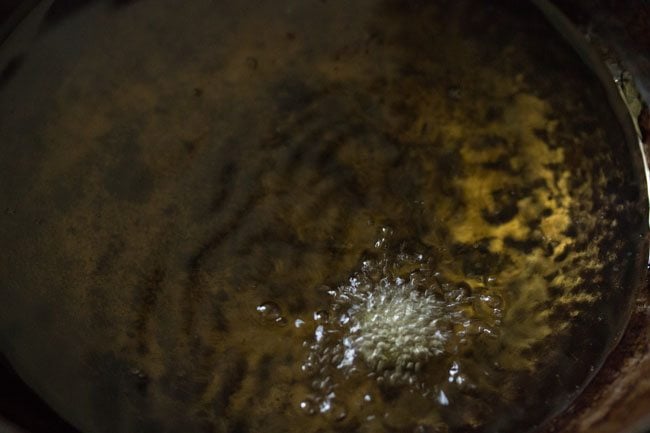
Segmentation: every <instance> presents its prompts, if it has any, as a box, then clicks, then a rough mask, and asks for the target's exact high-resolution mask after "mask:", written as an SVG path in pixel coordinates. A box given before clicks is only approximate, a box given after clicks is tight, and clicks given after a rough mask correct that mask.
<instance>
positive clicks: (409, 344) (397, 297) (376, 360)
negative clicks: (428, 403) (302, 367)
mask: <svg viewBox="0 0 650 433" xmlns="http://www.w3.org/2000/svg"><path fill="white" fill-rule="evenodd" d="M338 302H346V303H349V304H348V305H349V308H348V310H347V315H348V317H349V321H350V326H349V328H348V335H347V336H346V339H344V343H345V342H346V340H347V345H348V346H349V347H348V348H347V353H348V354H351V353H355V354H359V355H361V357H362V359H363V360H364V361H365V362H366V363H367V365H368V366H369V367H370V368H371V369H372V370H373V371H374V372H375V373H377V374H378V375H380V380H386V381H388V383H391V384H403V383H409V384H411V385H412V384H414V383H415V382H416V375H417V373H418V372H419V371H420V370H421V367H422V365H424V364H425V363H426V362H427V361H429V360H430V359H431V358H433V357H435V356H436V355H440V354H442V353H443V352H444V348H445V342H446V341H447V340H448V338H449V330H448V329H446V327H445V325H444V324H445V323H448V322H446V319H445V317H446V314H447V310H448V308H446V307H447V303H446V301H444V300H441V299H439V298H437V297H436V296H435V294H434V292H433V291H432V290H429V289H425V290H424V291H419V290H418V289H417V288H416V287H414V284H413V281H412V280H411V281H405V280H403V279H402V278H395V279H394V280H392V281H391V280H389V279H388V278H384V279H382V280H381V282H380V283H379V284H378V285H376V286H375V287H372V288H371V289H370V290H358V288H357V287H355V286H354V285H350V286H346V287H343V288H342V289H341V293H340V294H339V300H338ZM350 358H351V356H347V357H344V360H343V363H348V364H349V363H350V362H351V360H350ZM341 366H345V364H341Z"/></svg>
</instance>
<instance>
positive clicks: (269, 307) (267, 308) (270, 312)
mask: <svg viewBox="0 0 650 433" xmlns="http://www.w3.org/2000/svg"><path fill="white" fill-rule="evenodd" d="M256 310H257V312H258V313H259V315H260V317H262V319H264V320H265V321H267V322H275V323H277V324H278V325H286V324H287V319H285V318H284V317H283V316H282V310H281V309H280V306H279V305H278V304H276V303H275V302H264V303H262V304H260V305H258V306H257V308H256Z"/></svg>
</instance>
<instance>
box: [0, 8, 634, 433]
mask: <svg viewBox="0 0 650 433" xmlns="http://www.w3.org/2000/svg"><path fill="white" fill-rule="evenodd" d="M281 3H282V4H281V5H280V4H278V2H259V4H256V5H255V7H254V8H252V7H251V6H250V5H249V4H248V3H247V2H222V4H219V5H217V6H215V5H214V4H212V3H209V2H196V3H195V4H193V5H192V6H189V5H188V7H187V8H185V9H183V10H182V11H179V10H178V7H177V4H175V3H174V2H157V3H156V8H154V9H153V10H151V9H149V8H148V7H147V5H149V4H150V3H148V2H147V1H142V2H138V3H136V4H135V5H134V6H130V7H129V8H126V9H125V10H123V11H121V12H120V13H118V14H117V15H116V16H115V17H113V18H111V20H113V21H111V20H108V21H107V22H111V23H114V24H115V25H114V26H113V27H111V28H114V29H115V35H114V37H111V38H107V37H105V35H103V34H100V33H97V34H95V33H93V32H90V31H89V32H88V33H87V34H85V39H84V40H88V41H91V42H88V45H87V48H85V49H84V48H83V47H82V49H81V50H80V54H79V59H77V58H75V59H74V61H73V60H70V61H69V63H70V64H72V65H73V66H71V67H70V68H69V69H67V70H66V71H67V72H66V74H68V75H66V78H65V80H62V82H61V84H57V85H56V86H58V87H57V88H56V92H53V93H52V95H53V96H52V102H51V106H52V107H55V108H54V109H53V112H52V114H34V115H33V116H34V118H36V119H40V118H39V116H43V119H45V120H44V121H40V120H39V122H38V123H37V125H38V126H37V127H34V131H35V134H36V135H37V136H38V137H40V138H39V140H41V141H39V143H41V142H42V143H46V144H44V145H43V146H45V147H44V148H43V149H44V150H42V154H43V155H44V156H43V158H42V160H43V161H47V163H44V164H43V166H42V167H41V168H39V170H38V176H37V181H35V185H34V186H30V188H31V189H29V194H28V195H27V196H28V197H29V203H31V206H34V208H33V209H31V208H28V207H26V209H27V210H25V213H26V214H29V215H30V216H31V214H38V213H39V212H40V211H39V208H38V207H37V205H38V203H42V202H52V203H55V204H56V207H57V212H59V213H57V214H56V215H55V216H54V217H52V218H49V219H48V220H47V222H45V223H41V224H40V225H39V226H38V227H34V228H31V229H30V230H32V232H34V233H40V234H42V235H43V236H42V238H43V239H47V240H46V241H43V242H42V243H41V244H39V246H38V248H39V250H38V251H40V252H38V253H32V249H31V248H34V247H33V246H32V244H31V243H30V240H29V239H31V238H29V239H28V238H25V239H26V240H25V243H24V245H25V246H23V247H21V248H24V251H29V252H30V253H29V254H37V255H38V254H40V256H38V257H41V258H40V259H39V260H40V262H39V263H40V266H41V267H42V268H43V269H56V270H57V272H56V273H54V272H52V273H51V274H55V275H57V277H56V278H60V279H61V280H60V281H59V280H57V279H56V278H54V277H51V276H48V279H47V284H48V287H50V286H51V287H60V289H58V291H56V297H57V302H58V303H60V304H62V305H65V308H64V309H62V310H61V311H60V312H58V313H57V314H58V316H56V317H58V318H59V319H60V320H58V321H57V322H56V324H54V325H52V326H51V327H48V326H43V327H42V328H39V330H34V331H30V332H33V333H34V335H27V336H24V335H23V340H21V342H20V343H14V344H15V345H17V346H16V347H23V349H16V350H17V353H22V355H17V356H16V359H20V358H21V356H22V357H23V358H28V357H29V356H28V355H26V354H29V353H38V354H39V356H41V358H45V359H46V358H47V357H48V354H47V353H46V352H47V350H48V349H47V347H48V346H47V345H45V344H42V342H43V341H46V340H47V338H48V334H47V332H51V331H50V330H51V329H56V330H57V332H58V334H61V335H66V337H65V338H66V339H67V340H66V341H68V343H69V344H70V346H71V347H74V352H73V353H74V354H75V355H74V356H72V355H65V353H67V352H66V351H64V350H61V349H60V348H57V349H56V356H57V357H60V356H64V357H65V356H69V357H70V359H69V360H67V364H65V365H66V366H65V367H60V368H59V369H58V370H57V374H56V375H53V376H50V375H47V374H45V373H42V378H41V379H39V374H41V373H32V374H31V376H32V377H34V379H33V384H34V385H35V387H36V388H40V389H43V390H46V391H47V393H48V395H56V394H57V392H56V390H57V389H70V390H71V389H73V387H74V386H76V385H75V384H79V387H78V388H74V389H75V390H78V392H79V393H80V395H85V394H84V393H86V392H90V391H88V389H97V390H98V391H97V396H95V397H96V398H94V397H93V398H88V399H80V400H79V401H80V403H78V406H77V407H75V408H74V409H73V408H71V407H69V403H66V402H64V401H60V402H59V403H58V406H57V407H59V408H60V410H61V411H62V412H63V413H64V414H67V416H69V417H70V418H71V419H74V420H75V421H76V422H77V423H78V424H80V425H85V426H88V431H105V430H102V429H101V428H103V427H97V426H104V427H106V426H107V428H110V431H116V432H117V431H159V427H160V426H161V425H164V426H168V427H169V428H170V429H177V430H176V431H210V432H212V431H214V432H222V431H223V432H232V433H234V432H247V431H251V432H252V431H255V432H269V433H275V432H286V433H293V432H300V433H305V432H313V433H317V432H319V433H321V432H359V433H370V432H372V433H378V432H400V433H401V432H409V433H410V432H413V433H425V432H497V431H498V432H501V433H508V432H517V433H521V432H525V431H528V430H531V429H533V428H535V427H536V426H538V425H539V424H541V423H542V422H544V421H545V420H546V419H548V418H549V417H550V416H552V415H554V414H555V413H557V412H558V411H560V410H563V409H564V408H565V407H566V405H567V404H568V403H569V402H570V401H571V400H572V399H573V398H574V397H575V396H576V395H577V394H578V393H579V391H580V390H581V389H582V387H583V386H584V385H585V383H586V382H587V380H588V379H589V378H590V377H591V376H592V375H593V374H594V373H595V371H596V370H597V369H598V367H599V366H600V364H601V362H602V360H603V358H604V356H605V355H606V353H607V352H608V350H610V349H611V347H612V345H613V344H614V342H615V341H616V338H617V336H618V335H619V333H620V332H621V330H622V328H623V326H624V324H625V320H626V314H627V311H628V310H629V305H630V300H631V296H632V293H633V289H634V287H633V286H632V285H631V282H632V281H634V278H635V277H634V270H635V266H636V263H637V252H638V251H637V249H638V245H639V244H640V238H639V235H640V234H641V233H642V228H641V227H642V223H643V209H642V205H643V203H644V202H643V199H642V198H641V197H642V196H641V192H640V190H641V185H642V183H640V182H639V181H638V179H637V178H636V175H637V174H636V173H634V172H633V170H631V169H630V166H631V165H630V161H631V159H632V155H631V154H630V151H629V150H628V148H627V147H626V143H625V139H624V135H623V133H622V131H621V128H620V127H619V125H618V124H617V123H616V120H615V116H614V115H613V114H612V112H611V110H610V109H609V107H608V105H607V102H606V100H605V96H604V92H603V91H602V89H601V85H600V83H599V82H598V81H597V80H596V79H595V78H594V77H593V76H592V74H591V73H590V71H589V70H588V68H587V67H586V66H585V65H583V64H582V63H580V61H579V59H578V56H577V55H576V53H574V52H573V51H572V50H571V49H570V48H569V47H568V45H566V44H565V43H564V42H563V40H562V39H561V37H560V36H559V35H556V34H555V32H554V30H553V29H552V28H551V27H550V26H549V25H548V24H546V23H545V22H544V20H543V18H542V17H541V15H540V14H539V13H537V12H536V11H534V10H533V9H532V6H531V5H529V4H520V2H491V3H490V5H487V4H486V3H485V2H478V1H476V2H472V1H455V2H447V1H438V2H396V1H395V2H393V1H370V0H369V1H363V2H354V4H352V5H350V4H349V3H348V2H332V1H328V2H314V3H313V4H312V3H311V2H291V1H286V2H281ZM102 19H103V18H102ZM102 19H99V18H97V20H98V22H104V21H102ZM161 29H165V30H164V32H161ZM70 31H72V30H70ZM161 47H164V48H161ZM106 53H111V56H110V58H109V57H107V56H106ZM142 53H148V54H147V55H143V54H142ZM34 56H35V57H37V56H36V55H34ZM134 71H135V73H134ZM54 81H56V80H54ZM12 94H13V93H11V89H10V90H9V91H8V93H6V94H5V97H6V98H8V97H10V96H11V95H12ZM7 95H9V96H7ZM43 106H48V105H47V104H45V103H44V104H43ZM37 108H38V109H40V108H39V107H37ZM37 108H30V109H34V110H36V109H37ZM25 110H26V109H25ZM19 111H20V110H19ZM5 114H6V113H5ZM7 116H10V114H7ZM15 116H17V117H16V118H17V119H19V120H16V122H15V124H16V125H19V124H20V122H27V121H24V120H20V119H23V117H24V118H27V116H23V117H20V115H15ZM4 118H6V119H10V117H4ZM9 124H10V122H7V129H6V130H7V131H9V132H7V134H9V135H8V136H12V135H11V134H13V133H14V132H11V131H13V129H11V128H13V127H11V128H10V127H9V126H8V125H9ZM23 130H24V129H20V128H18V129H16V131H23ZM16 134H18V133H17V132H16ZM16 136H17V135H16ZM80 143H81V144H80ZM61 178H63V179H67V180H66V181H65V182H63V183H62V181H60V179H61ZM75 179H78V180H80V181H79V182H74V181H73V180H75ZM70 191H72V193H70ZM62 197H67V198H65V199H64V198H62ZM28 220H29V221H31V219H25V221H28ZM18 251H22V250H20V249H18ZM16 255H17V256H20V253H17V254H16ZM52 257H62V258H65V260H67V261H65V263H74V264H75V265H74V266H64V267H62V266H60V263H61V260H63V259H60V260H59V259H56V260H55V259H53V258H52ZM12 263H13V262H12ZM16 263H17V264H15V265H14V266H15V268H16V269H19V268H20V266H22V265H20V263H19V262H16ZM7 269H13V268H7ZM7 272H8V271H7ZM16 275H20V277H17V276H15V275H14V276H13V277H12V278H24V279H25V281H26V282H25V283H24V284H23V286H25V287H30V284H32V283H33V281H31V282H30V281H28V279H29V278H32V277H30V275H29V274H26V275H23V273H19V272H16ZM59 275H60V277H59ZM33 278H36V277H33ZM34 281H36V280H34ZM38 281H39V282H40V283H42V281H43V280H38ZM57 281H58V282H57ZM41 285H42V284H41ZM12 296H15V298H16V299H22V298H21V296H25V300H24V305H26V307H25V308H26V309H29V308H33V307H32V305H35V304H34V302H35V301H33V299H34V298H36V299H40V298H39V296H43V295H42V294H40V295H38V296H32V297H27V295H24V294H22V292H21V293H15V294H13V295H12ZM16 302H17V303H14V304H13V305H22V304H20V302H18V301H16ZM44 302H45V301H44ZM45 305H51V304H49V303H47V302H45ZM34 308H35V307H34ZM48 308H51V307H48ZM17 310H18V309H17V308H16V311H17ZM39 311H40V310H39ZM12 314H13V312H10V311H7V315H6V316H5V317H14V316H13V315H12ZM16 317H18V318H14V319H11V320H14V321H17V322H19V321H20V318H19V316H16ZM61 318H65V320H62V319H61ZM7 320H9V319H7ZM43 320H45V319H43ZM30 329H31V328H30ZM28 334H29V333H28ZM21 345H22V346H21ZM21 350H22V352H21ZM53 350H54V349H53ZM61 353H64V355H61ZM71 353H72V352H71ZM50 355H51V357H54V356H55V355H54V352H53V353H52V354H50ZM75 363H78V364H79V366H78V367H75V365H77V364H75ZM25 368H26V369H28V368H29V367H25ZM66 371H67V373H66ZM78 371H84V372H85V371H89V372H91V373H89V374H88V375H86V376H83V375H78V374H77V372H78ZM66 374H67V375H66ZM79 377H82V378H79ZM70 378H74V379H70ZM84 378H85V379H84ZM88 378H90V379H88ZM116 378H117V379H116ZM57 381H58V382H57ZM57 387H58V388H57ZM70 392H72V391H70ZM100 394H101V395H100ZM125 395H126V397H124V396H125ZM107 396H113V397H111V400H113V401H118V402H120V405H121V406H117V409H115V410H113V411H111V410H108V409H106V408H107V403H106V401H107V398H109V397H107ZM86 404H87V405H88V408H86V406H84V405H86ZM66 407H67V409H66ZM110 407H113V406H110ZM92 408H95V410H94V412H93V409H92ZM88 413H95V414H96V415H94V416H93V417H92V421H90V420H89V419H90V418H88V416H87V414H88Z"/></svg>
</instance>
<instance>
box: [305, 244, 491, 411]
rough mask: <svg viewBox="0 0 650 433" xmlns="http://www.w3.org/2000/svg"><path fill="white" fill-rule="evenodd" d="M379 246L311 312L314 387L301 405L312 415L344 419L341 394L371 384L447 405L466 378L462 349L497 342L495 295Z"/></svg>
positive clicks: (309, 371)
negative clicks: (334, 415) (491, 340)
mask: <svg viewBox="0 0 650 433" xmlns="http://www.w3.org/2000/svg"><path fill="white" fill-rule="evenodd" d="M375 248H376V249H375V254H373V255H372V257H369V258H367V259H366V260H364V261H363V262H362V264H361V267H360V269H359V271H357V272H355V273H354V274H353V275H352V276H351V277H350V278H349V279H348V281H346V283H345V284H342V285H340V286H339V287H337V288H335V289H329V290H327V293H328V294H329V296H330V302H329V306H328V307H327V308H325V309H322V310H319V311H317V312H315V313H314V314H313V322H311V323H312V326H313V328H312V329H313V334H311V337H310V338H308V339H307V340H306V341H305V342H304V344H303V345H304V347H305V348H306V349H307V353H308V356H307V357H306V360H305V362H304V363H303V364H302V365H301V369H302V373H303V375H306V376H307V377H309V378H310V383H311V386H310V388H311V392H310V394H309V396H308V397H307V398H306V399H305V401H303V402H302V403H301V405H300V407H301V408H302V409H303V411H305V412H306V413H308V414H313V413H317V412H319V413H323V414H330V413H337V414H339V415H337V416H340V413H342V412H345V408H344V406H345V400H346V399H342V398H341V397H340V396H339V395H338V394H339V393H338V391H339V390H340V389H341V388H346V389H347V388H349V387H350V386H352V387H353V388H354V386H355V385H351V384H352V383H355V384H362V383H364V381H367V380H368V379H370V380H372V381H373V382H375V383H376V384H377V385H378V386H381V387H399V388H406V389H409V390H411V391H414V392H418V393H419V394H420V395H422V396H423V397H426V398H431V399H433V400H434V401H435V402H436V403H437V404H440V405H444V406H446V405H449V404H450V401H449V399H448V395H447V391H449V390H450V387H453V386H456V387H461V386H466V381H467V379H468V378H467V377H466V375H465V373H464V371H463V367H462V362H461V359H462V358H463V355H462V352H463V350H465V349H466V348H468V347H471V346H472V344H473V341H474V340H475V339H476V338H494V337H498V333H499V328H500V318H501V308H502V305H501V302H502V301H501V299H500V298H499V297H498V295H496V294H494V293H493V294H488V291H486V289H485V287H481V286H478V285H476V286H475V287H472V286H471V285H470V284H468V283H466V282H463V281H460V282H453V281H450V280H449V279H446V278H444V277H443V276H442V275H441V274H440V273H439V272H437V271H436V270H435V268H436V266H435V265H436V263H434V262H433V260H432V259H431V258H430V257H429V258H428V257H426V254H420V253H404V252H403V251H402V252H399V253H392V252H390V251H391V250H390V249H389V248H385V245H384V240H382V241H381V242H379V243H378V245H375ZM346 392H347V391H346ZM348 403H349V402H348ZM350 404H352V403H350ZM363 404H365V402H364V403H363ZM342 406H343V407H342Z"/></svg>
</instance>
